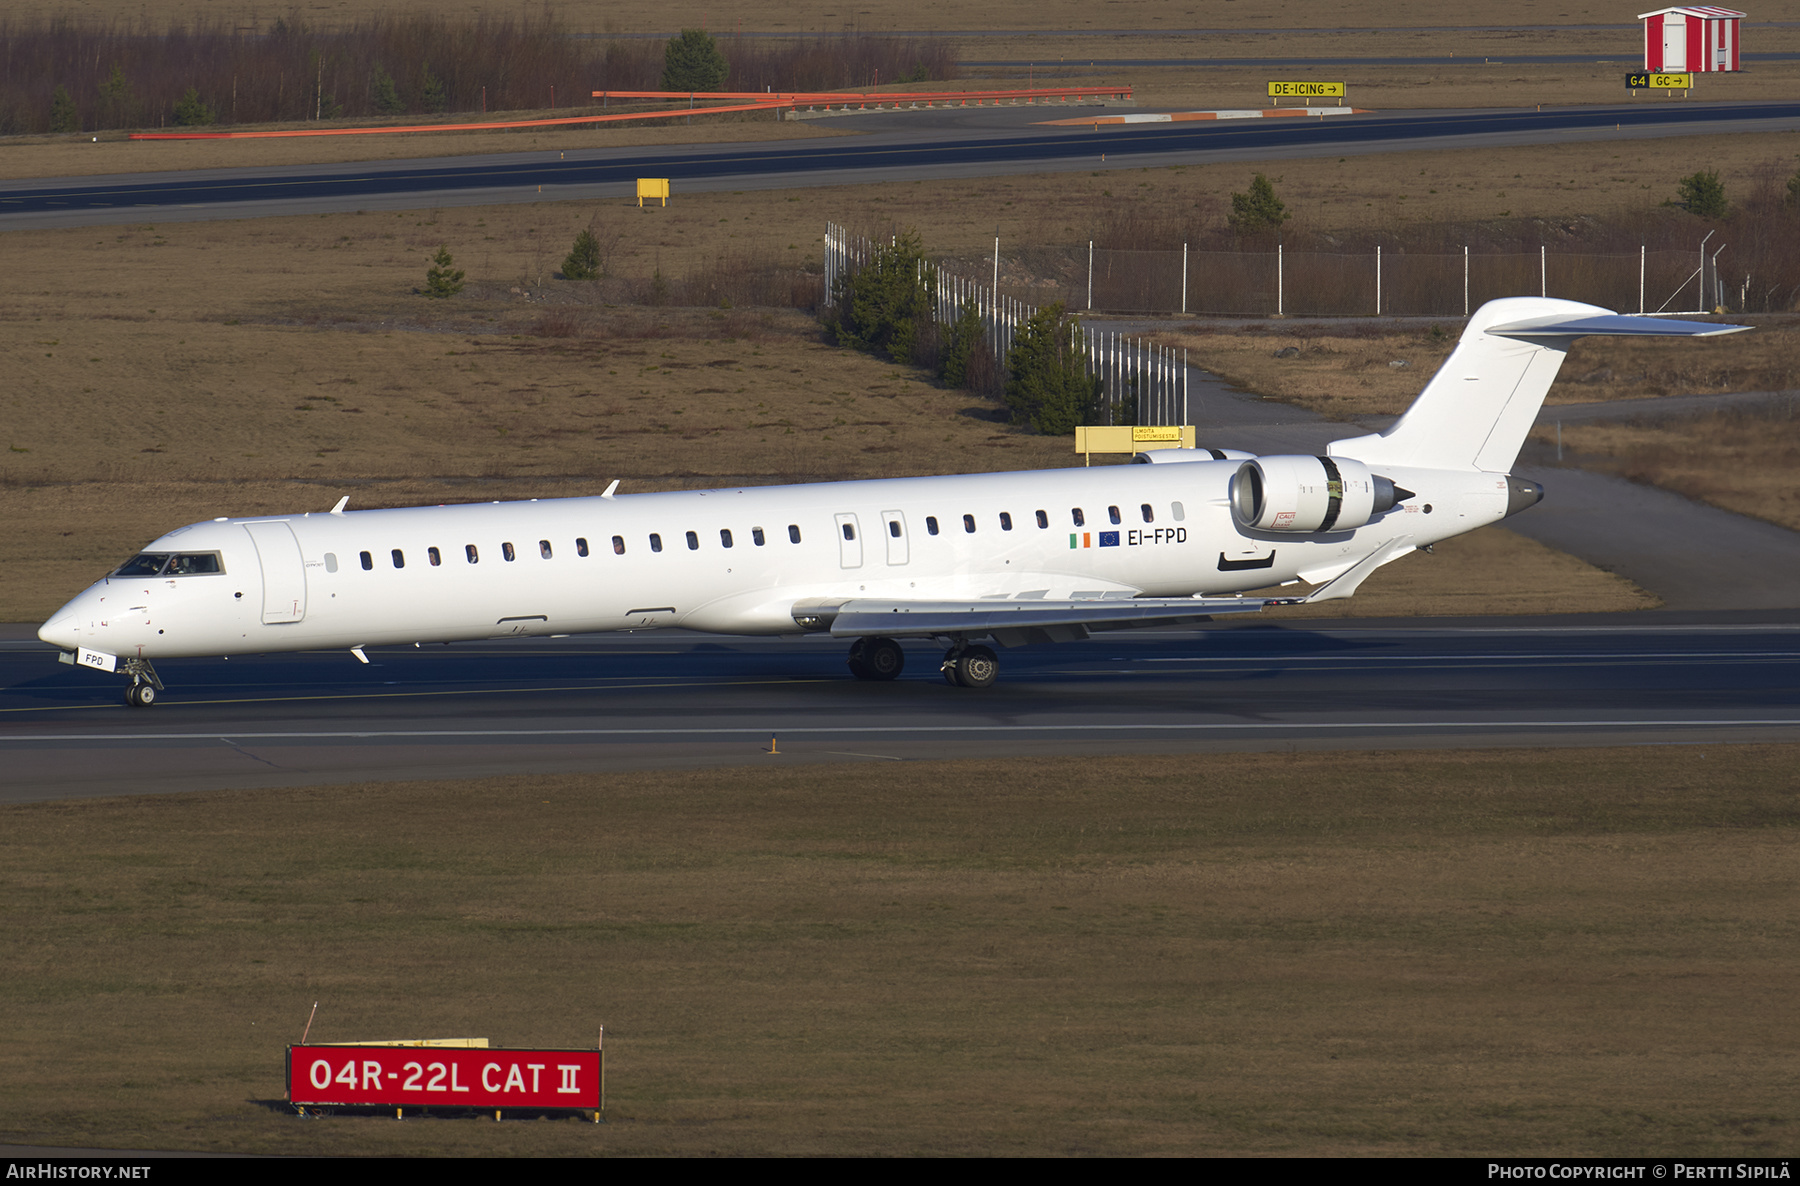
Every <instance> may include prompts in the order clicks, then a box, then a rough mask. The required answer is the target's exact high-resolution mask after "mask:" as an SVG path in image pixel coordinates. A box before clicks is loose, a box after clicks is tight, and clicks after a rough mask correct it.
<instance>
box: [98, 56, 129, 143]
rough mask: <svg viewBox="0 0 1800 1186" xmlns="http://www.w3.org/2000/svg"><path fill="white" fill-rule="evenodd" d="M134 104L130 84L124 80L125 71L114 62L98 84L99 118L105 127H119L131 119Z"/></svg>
mask: <svg viewBox="0 0 1800 1186" xmlns="http://www.w3.org/2000/svg"><path fill="white" fill-rule="evenodd" d="M135 106H136V100H135V97H134V96H133V95H132V93H131V84H130V83H128V82H126V81H125V71H123V70H121V69H120V68H119V65H118V63H117V62H115V63H113V68H112V73H111V74H109V75H108V76H107V78H106V81H105V82H103V83H101V84H100V118H101V119H102V120H103V121H105V125H106V126H107V127H114V128H116V127H121V126H123V125H124V124H125V123H127V122H128V121H129V120H130V119H131V116H132V109H133V108H134V107H135Z"/></svg>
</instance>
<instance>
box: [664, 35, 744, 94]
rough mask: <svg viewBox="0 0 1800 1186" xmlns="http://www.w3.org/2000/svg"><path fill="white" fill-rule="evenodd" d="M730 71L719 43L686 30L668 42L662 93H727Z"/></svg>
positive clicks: (665, 52) (665, 53)
mask: <svg viewBox="0 0 1800 1186" xmlns="http://www.w3.org/2000/svg"><path fill="white" fill-rule="evenodd" d="M729 73H730V67H729V66H727V65H726V64H725V55H724V54H722V53H720V52H719V47H718V45H717V43H715V42H714V41H713V39H712V38H711V37H708V36H707V35H706V33H705V32H703V31H702V30H700V29H683V30H682V31H681V36H679V37H671V38H669V48H668V49H667V50H665V51H663V75H662V89H663V90H665V91H718V90H724V89H725V76H726V75H727V74H729Z"/></svg>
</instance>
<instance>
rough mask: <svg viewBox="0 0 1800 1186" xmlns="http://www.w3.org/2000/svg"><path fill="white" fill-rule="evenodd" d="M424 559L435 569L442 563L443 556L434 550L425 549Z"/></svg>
mask: <svg viewBox="0 0 1800 1186" xmlns="http://www.w3.org/2000/svg"><path fill="white" fill-rule="evenodd" d="M425 559H427V560H429V561H431V567H433V568H436V567H437V566H438V565H440V564H442V563H443V562H444V554H443V553H442V552H440V551H438V550H437V549H436V548H426V549H425Z"/></svg>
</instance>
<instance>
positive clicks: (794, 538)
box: [788, 523, 800, 544]
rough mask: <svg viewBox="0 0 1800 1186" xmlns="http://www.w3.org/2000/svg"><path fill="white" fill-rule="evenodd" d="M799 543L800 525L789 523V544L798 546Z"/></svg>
mask: <svg viewBox="0 0 1800 1186" xmlns="http://www.w3.org/2000/svg"><path fill="white" fill-rule="evenodd" d="M799 542H800V525H799V524H798V523H789V524H788V543H790V544H797V543H799Z"/></svg>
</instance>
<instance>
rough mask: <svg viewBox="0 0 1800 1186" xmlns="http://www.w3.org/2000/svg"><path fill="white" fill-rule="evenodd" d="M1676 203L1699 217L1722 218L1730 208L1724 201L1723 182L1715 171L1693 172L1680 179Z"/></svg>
mask: <svg viewBox="0 0 1800 1186" xmlns="http://www.w3.org/2000/svg"><path fill="white" fill-rule="evenodd" d="M1676 192H1677V193H1678V194H1679V196H1678V197H1677V198H1676V200H1675V201H1676V205H1678V206H1680V207H1681V208H1682V209H1683V210H1686V211H1687V212H1688V213H1689V214H1697V215H1699V216H1700V217H1701V218H1724V217H1725V215H1726V213H1727V212H1728V211H1729V210H1730V209H1731V207H1730V205H1729V204H1728V203H1727V202H1726V201H1725V183H1724V182H1722V181H1720V180H1719V175H1718V174H1717V173H1715V172H1711V171H1707V172H1703V173H1694V174H1692V175H1690V176H1687V177H1683V178H1682V179H1681V186H1680V188H1679V189H1678V190H1677V191H1676Z"/></svg>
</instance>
